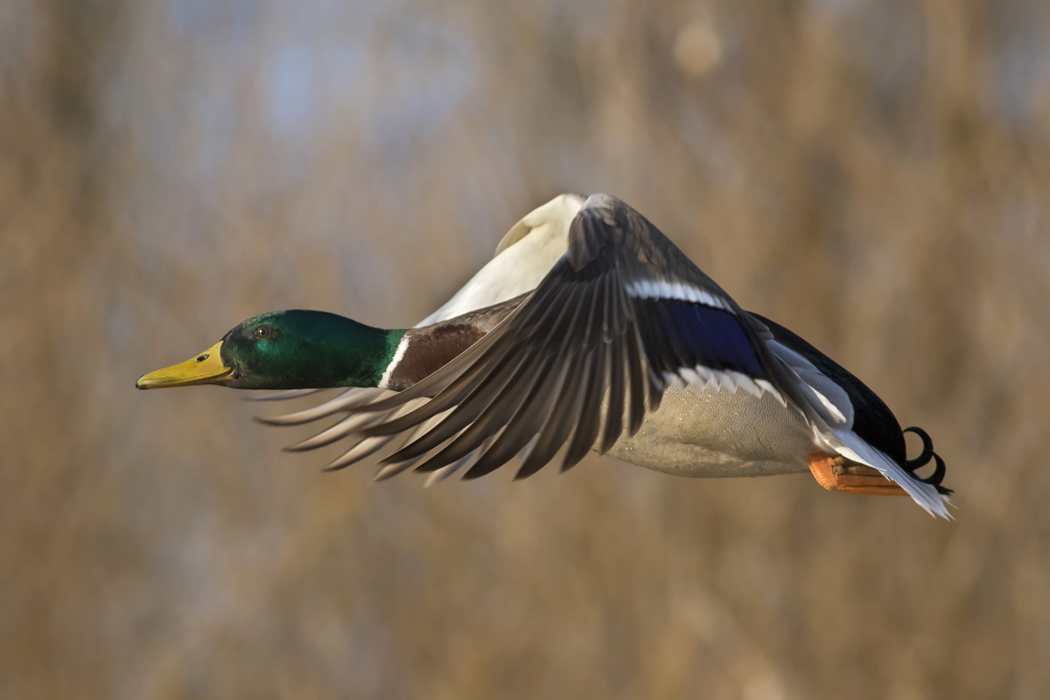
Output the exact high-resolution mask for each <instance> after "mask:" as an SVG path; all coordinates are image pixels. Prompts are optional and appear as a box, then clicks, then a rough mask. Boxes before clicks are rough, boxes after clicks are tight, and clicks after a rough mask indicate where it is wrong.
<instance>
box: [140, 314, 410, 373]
mask: <svg viewBox="0 0 1050 700" xmlns="http://www.w3.org/2000/svg"><path fill="white" fill-rule="evenodd" d="M404 333H405V332H404V331H403V330H383V329H380V328H372V327H371V326H366V325H364V324H361V323H358V322H357V321H353V320H351V319H349V318H345V317H343V316H337V315H336V314H330V313H326V312H324V311H301V310H295V311H272V312H270V313H265V314H262V315H260V316H255V317H254V318H250V319H248V320H247V321H245V322H243V323H241V324H240V325H238V326H236V327H235V328H233V329H232V330H231V331H230V332H229V333H227V334H226V335H225V337H223V339H222V340H220V341H219V342H218V343H216V344H215V345H213V346H211V347H210V348H208V349H207V350H205V351H204V352H202V353H201V354H199V355H197V356H195V357H193V358H191V359H189V360H187V361H186V362H183V363H181V364H178V365H172V366H171V367H165V368H164V369H159V370H157V371H156V372H150V373H149V374H146V375H143V376H142V377H140V378H139V380H138V381H137V382H136V383H135V386H137V387H138V388H139V389H160V388H165V387H174V386H195V385H198V384H220V385H222V386H227V387H233V388H236V389H322V388H329V387H350V386H356V387H371V386H376V385H377V384H378V383H379V380H380V378H381V377H382V376H383V373H384V372H385V371H386V368H387V367H388V366H389V365H390V363H391V361H392V360H393V357H394V354H395V353H396V351H397V345H398V343H399V342H400V340H401V337H402V336H403V335H404Z"/></svg>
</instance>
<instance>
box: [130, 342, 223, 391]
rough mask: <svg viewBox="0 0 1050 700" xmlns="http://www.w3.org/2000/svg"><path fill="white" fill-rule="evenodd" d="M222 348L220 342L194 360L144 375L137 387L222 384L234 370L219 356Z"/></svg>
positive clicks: (156, 387)
mask: <svg viewBox="0 0 1050 700" xmlns="http://www.w3.org/2000/svg"><path fill="white" fill-rule="evenodd" d="M221 348H222V341H221V340H220V341H219V342H217V343H215V345H212V346H211V347H210V348H208V349H207V350H205V351H204V352H202V353H201V354H200V355H197V356H196V357H194V358H192V359H189V360H186V361H185V362H183V363H180V364H177V365H172V366H171V367H165V368H164V369H158V370H157V371H156V372H150V373H149V374H144V375H142V376H141V377H139V380H138V381H137V382H135V386H136V387H138V388H139V389H165V388H167V387H170V386H196V385H198V384H221V383H222V382H224V381H226V380H227V379H229V378H230V375H232V374H233V368H232V367H227V366H226V365H224V364H223V362H222V357H221V356H220V355H219V350H220V349H221Z"/></svg>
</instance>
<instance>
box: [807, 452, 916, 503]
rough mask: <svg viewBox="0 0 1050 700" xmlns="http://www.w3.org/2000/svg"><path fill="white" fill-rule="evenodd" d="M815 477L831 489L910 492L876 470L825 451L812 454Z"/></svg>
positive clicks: (884, 493)
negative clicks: (832, 455) (830, 454)
mask: <svg viewBox="0 0 1050 700" xmlns="http://www.w3.org/2000/svg"><path fill="white" fill-rule="evenodd" d="M809 470H810V471H811V472H813V478H814V479H816V480H817V483H818V484H820V485H821V486H823V487H824V488H826V489H827V490H828V491H844V492H845V493H855V494H858V495H861V496H907V495H908V494H907V492H906V491H905V490H904V489H902V488H901V487H900V486H897V484H895V483H893V482H892V481H890V480H889V479H887V478H886V477H884V476H883V475H882V474H880V473H879V471H878V470H877V469H872V468H871V467H865V466H862V465H860V464H849V463H848V462H847V461H846V458H845V457H841V456H836V457H829V456H827V455H826V454H824V453H823V452H814V453H813V454H811V455H810V456H809Z"/></svg>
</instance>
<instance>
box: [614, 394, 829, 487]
mask: <svg viewBox="0 0 1050 700" xmlns="http://www.w3.org/2000/svg"><path fill="white" fill-rule="evenodd" d="M817 449H818V448H817V447H816V446H815V444H814V442H813V438H812V433H811V432H810V429H809V426H808V424H807V422H806V421H805V419H804V418H803V417H802V415H801V414H800V413H799V412H798V411H796V410H795V409H793V408H789V407H785V406H783V405H782V404H781V403H780V402H779V401H777V399H775V398H774V397H772V396H770V395H769V394H763V395H762V397H761V398H756V397H754V396H752V395H751V394H749V393H747V392H746V391H744V390H742V389H740V390H737V392H736V393H735V394H734V393H732V392H730V391H729V390H727V389H722V390H721V391H718V390H716V389H714V388H708V389H701V388H699V387H697V386H694V385H689V386H687V387H686V389H685V390H679V389H675V388H673V387H671V388H669V389H668V390H667V392H666V393H665V394H664V397H663V401H662V402H661V404H660V408H659V410H658V411H657V412H656V413H652V414H650V415H649V416H648V417H647V418H646V420H645V422H644V423H643V424H642V428H641V430H639V431H638V433H637V434H636V435H634V436H633V437H627V436H626V435H624V436H622V437H621V438H620V439H619V440H618V441H617V442H616V444H615V445H614V446H613V448H612V449H611V450H609V455H610V456H612V457H615V458H617V459H620V460H623V461H625V462H630V463H631V464H637V465H638V466H641V467H646V468H648V469H654V470H656V471H660V472H666V473H668V474H674V475H677V476H690V477H729V476H763V475H767V474H790V473H794V472H804V471H808V466H807V461H806V457H807V456H808V455H809V454H810V453H811V452H814V451H816V450H817Z"/></svg>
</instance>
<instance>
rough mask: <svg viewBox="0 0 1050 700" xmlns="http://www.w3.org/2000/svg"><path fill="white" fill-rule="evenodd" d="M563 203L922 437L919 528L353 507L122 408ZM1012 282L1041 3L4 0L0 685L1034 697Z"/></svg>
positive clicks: (1041, 534) (698, 486)
mask: <svg viewBox="0 0 1050 700" xmlns="http://www.w3.org/2000/svg"><path fill="white" fill-rule="evenodd" d="M563 191H574V192H582V193H593V192H608V193H612V194H616V195H619V196H620V197H623V198H624V199H626V200H627V201H628V202H630V203H631V204H633V205H634V206H635V207H636V208H638V209H639V210H640V211H641V212H642V213H644V214H645V215H646V216H648V217H649V218H650V219H651V220H652V221H653V222H654V223H655V224H656V225H657V226H659V227H660V228H661V229H662V230H663V231H664V232H666V233H667V234H668V235H669V236H670V237H671V238H672V239H673V240H674V241H676V242H677V243H678V244H679V245H680V246H681V247H682V248H683V249H684V250H685V251H686V252H687V253H688V254H689V255H690V256H691V257H692V258H693V259H694V260H695V261H696V262H697V263H698V264H699V265H700V266H701V267H702V268H703V269H704V270H705V271H706V272H708V273H709V274H710V275H712V276H713V277H714V278H715V279H716V280H718V282H719V283H720V284H721V285H722V286H723V287H725V288H726V289H727V290H728V291H729V292H730V293H731V294H733V295H734V297H735V298H736V299H737V300H738V301H740V303H741V304H743V305H744V307H745V308H749V309H753V310H756V311H759V312H761V313H763V314H766V315H769V316H771V317H772V318H774V319H776V320H778V321H780V322H781V323H783V324H786V325H787V326H789V327H790V328H792V329H793V330H795V331H796V332H798V333H800V334H801V335H802V336H804V337H806V338H807V339H809V340H810V341H811V342H813V343H814V344H816V345H817V346H818V347H820V348H821V349H823V350H824V351H825V352H827V353H828V354H829V355H831V356H832V357H833V358H835V359H837V360H838V361H840V362H841V363H842V364H844V365H845V366H846V367H848V368H849V369H851V370H852V371H853V372H854V373H856V374H857V375H858V376H860V377H861V378H862V379H864V380H865V381H866V382H867V383H868V384H869V385H870V386H871V387H872V388H873V389H875V390H876V391H877V392H878V393H880V394H881V395H882V396H883V397H884V398H885V399H886V401H887V402H888V403H889V405H890V406H891V407H892V408H893V409H894V411H895V412H896V414H897V415H898V417H899V418H900V419H901V422H902V424H903V425H912V424H918V425H921V426H923V427H925V428H926V429H927V430H928V431H929V432H930V433H931V435H932V436H933V437H934V441H935V445H936V447H937V449H938V451H939V452H940V453H941V454H942V455H943V456H944V457H945V458H946V459H947V461H948V463H949V467H950V468H949V472H948V480H947V482H946V483H947V484H948V485H949V486H951V487H953V488H955V489H956V491H957V495H956V497H955V503H956V504H957V506H958V510H957V512H956V514H957V517H958V520H957V521H955V522H950V523H949V522H942V521H935V520H933V519H931V518H930V517H929V516H928V515H926V514H925V513H924V512H923V511H922V510H921V509H920V508H918V507H917V506H915V505H914V504H912V503H910V502H908V501H906V500H904V499H885V500H882V499H876V498H865V497H856V496H849V495H843V494H833V493H828V492H825V491H823V490H822V489H820V488H819V487H818V486H817V485H816V484H815V483H814V481H813V480H812V479H811V478H810V477H808V476H805V475H795V476H781V477H769V478H765V479H753V480H725V481H714V480H710V481H708V480H697V481H689V480H684V479H674V478H672V477H668V476H665V475H662V474H657V473H650V472H647V471H645V470H642V469H638V468H636V467H631V466H627V465H623V464H620V463H617V462H615V461H614V460H611V459H605V458H598V457H592V458H589V459H588V460H586V461H585V462H584V463H583V464H581V465H580V466H578V467H577V468H576V469H574V470H573V471H571V472H570V473H568V474H566V475H564V476H558V475H557V474H556V473H555V471H554V470H545V471H543V472H541V473H540V474H539V475H537V476H536V477H533V478H532V479H529V480H527V481H524V482H521V483H516V484H515V483H511V482H510V476H511V475H510V473H496V474H494V475H492V476H490V477H488V478H486V479H482V480H480V481H476V482H471V483H458V482H446V483H443V484H441V485H440V486H437V487H435V488H432V489H427V490H424V489H422V488H421V486H422V481H423V479H422V478H420V477H418V476H417V475H406V476H403V477H400V478H398V479H395V480H393V481H389V482H385V483H382V484H378V485H374V484H372V483H371V471H370V470H369V469H368V468H364V469H360V468H359V469H357V470H348V471H345V472H339V473H336V474H320V473H318V468H319V467H320V466H321V465H323V464H324V463H325V462H326V461H327V460H326V459H325V458H326V457H327V456H328V455H318V454H316V453H312V454H309V455H306V456H303V455H299V456H295V455H289V454H284V453H281V452H279V448H280V447H281V446H283V445H285V444H288V443H290V442H293V441H295V440H296V439H298V438H301V437H303V436H304V434H303V433H301V432H296V431H294V430H290V429H289V430H285V431H283V432H282V431H279V430H273V429H266V428H263V427H262V426H259V425H257V424H255V423H253V422H252V421H251V415H252V414H253V413H256V412H274V409H275V408H288V406H287V405H284V406H280V407H274V406H266V405H263V406H260V405H251V404H245V403H242V402H241V401H240V400H239V399H240V398H241V396H240V395H238V394H237V393H236V392H233V391H229V390H225V389H217V388H213V387H204V388H195V389H185V390H179V391H166V392H151V393H142V392H138V391H136V390H135V389H134V388H133V383H134V381H135V379H136V378H137V377H138V376H139V375H140V374H142V373H143V372H146V371H149V370H153V369H156V368H158V367H161V366H164V365H168V364H171V363H173V362H177V361H182V360H184V359H185V358H187V357H190V356H192V355H193V354H194V353H197V352H199V351H200V350H202V349H204V348H206V347H208V346H209V345H211V344H213V343H214V342H216V340H218V339H219V338H220V337H221V336H222V335H223V334H224V333H225V332H226V330H227V329H229V328H230V327H232V326H234V325H235V324H237V323H238V322H240V321H241V320H243V319H244V318H246V317H248V316H251V315H253V314H256V313H259V312H262V311H267V310H273V309H284V308H303V307H305V308H314V309H325V310H329V311H334V312H338V313H342V314H345V315H349V316H352V317H354V318H356V319H358V320H360V321H363V322H365V323H369V324H374V325H382V326H401V327H404V326H408V325H411V324H413V323H415V322H416V321H417V320H418V319H420V318H422V317H423V316H425V315H426V314H427V313H429V312H430V311H431V310H433V309H434V308H436V307H437V306H438V305H439V304H440V303H442V302H443V301H444V300H445V299H446V298H447V297H448V296H450V295H451V294H452V292H454V291H455V290H456V289H457V288H458V287H459V286H460V285H461V284H462V283H463V282H465V281H466V280H467V279H468V278H469V276H470V275H471V274H472V273H473V272H474V271H475V270H476V269H478V268H479V267H480V266H481V265H482V264H483V263H484V262H485V261H486V260H487V259H488V258H489V257H490V256H491V254H492V252H493V250H494V248H495V246H496V243H497V242H498V241H499V240H500V238H501V236H502V235H503V234H504V232H505V231H506V230H507V229H509V228H510V227H511V225H512V224H513V223H514V222H515V221H517V220H518V219H519V218H520V217H521V216H523V215H524V214H525V213H527V212H528V211H530V210H531V209H532V208H534V207H536V206H538V205H540V204H542V203H543V202H545V201H547V200H548V199H550V198H551V197H553V196H554V195H556V194H558V193H560V192H563ZM1048 270H1050V4H1048V3H1046V2H1043V1H1042V0H970V1H967V2H960V1H957V0H923V1H918V0H916V1H910V0H885V1H876V0H808V1H805V2H803V1H797V2H767V1H766V0H761V1H760V0H745V1H744V2H733V1H731V0H710V1H709V2H692V3H690V2H681V1H677V0H665V1H660V2H655V1H653V0H615V1H613V2H606V1H605V0H594V1H591V2H573V3H564V2H560V1H558V0H538V1H528V2H515V3H507V2H498V3H497V2H487V1H485V0H461V1H460V2H457V3H454V4H453V3H438V2H431V1H429V0H355V1H352V2H333V1H332V0H297V1H296V2H278V1H277V0H227V1H224V2H209V1H208V0H134V1H132V0H4V2H3V3H0V380H2V390H0V698H19V699H28V700H34V699H36V698H75V697H85V698H87V697H93V698H102V697H105V698H242V697H243V698H365V699H368V698H419V697H427V698H447V699H456V700H459V699H468V698H494V697H495V698H537V697H547V698H592V697H603V698H622V699H625V700H627V699H632V698H683V697H694V698H705V699H721V698H727V699H729V698H740V699H742V700H788V699H793V698H801V699H811V698H855V699H866V698H872V699H875V698H892V699H897V700H917V699H921V698H1045V697H1050V665H1048V664H1047V663H1046V660H1047V659H1048V658H1050V518H1048V516H1047V512H1046V506H1045V504H1046V501H1047V497H1048V495H1050V470H1048V469H1047V457H1046V455H1047V453H1048V452H1050V432H1048V427H1050V426H1048V422H1050V421H1048V419H1050V407H1048V402H1047V396H1048V395H1050V362H1048V361H1047V349H1048V347H1050V303H1048V300H1050V272H1048ZM306 403H308V402H306ZM299 405H303V404H302V403H300V404H299ZM911 449H912V450H913V451H917V449H918V446H917V444H916V443H912V444H911ZM1040 659H1042V661H1040Z"/></svg>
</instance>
